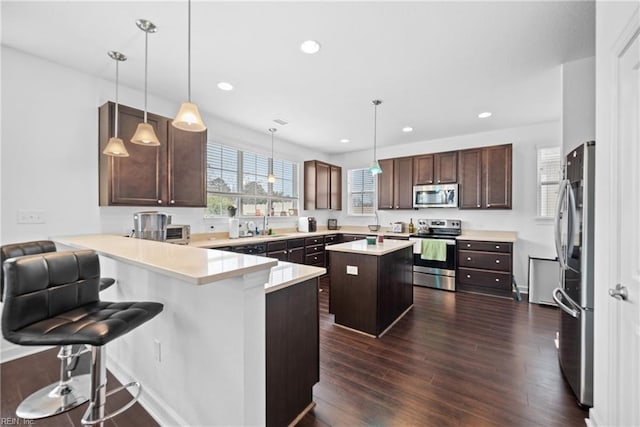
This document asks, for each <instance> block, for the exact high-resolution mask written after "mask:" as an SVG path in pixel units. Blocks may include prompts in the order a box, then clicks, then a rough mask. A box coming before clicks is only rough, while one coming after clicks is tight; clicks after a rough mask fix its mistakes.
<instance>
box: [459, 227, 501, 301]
mask: <svg viewBox="0 0 640 427" xmlns="http://www.w3.org/2000/svg"><path fill="white" fill-rule="evenodd" d="M456 281H457V289H458V290H459V291H463V292H464V291H467V292H475V293H481V294H486V295H494V296H502V297H511V295H512V286H513V285H512V281H513V244H512V243H511V242H490V241H474V240H460V241H458V271H457V272H456Z"/></svg>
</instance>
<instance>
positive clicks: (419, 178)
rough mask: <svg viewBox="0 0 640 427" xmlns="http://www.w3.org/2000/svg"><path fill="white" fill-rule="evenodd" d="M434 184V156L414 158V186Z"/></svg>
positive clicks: (427, 155)
mask: <svg viewBox="0 0 640 427" xmlns="http://www.w3.org/2000/svg"><path fill="white" fill-rule="evenodd" d="M424 184H433V154H425V155H422V156H416V157H414V158H413V185H424Z"/></svg>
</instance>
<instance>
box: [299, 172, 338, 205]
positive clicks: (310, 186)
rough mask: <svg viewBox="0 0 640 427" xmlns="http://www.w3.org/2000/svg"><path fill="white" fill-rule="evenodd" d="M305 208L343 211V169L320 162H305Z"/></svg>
mask: <svg viewBox="0 0 640 427" xmlns="http://www.w3.org/2000/svg"><path fill="white" fill-rule="evenodd" d="M304 208H305V210H314V209H335V210H341V209H342V168H341V167H340V166H335V165H330V164H328V163H325V162H321V161H319V160H307V161H305V162H304Z"/></svg>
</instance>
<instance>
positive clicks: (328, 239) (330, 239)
mask: <svg viewBox="0 0 640 427" xmlns="http://www.w3.org/2000/svg"><path fill="white" fill-rule="evenodd" d="M339 241H340V239H338V235H337V234H329V235H327V236H324V243H325V244H326V245H330V244H332V243H338V242H339Z"/></svg>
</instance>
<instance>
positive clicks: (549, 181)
mask: <svg viewBox="0 0 640 427" xmlns="http://www.w3.org/2000/svg"><path fill="white" fill-rule="evenodd" d="M561 173H562V162H561V158H560V147H552V148H539V149H538V216H539V217H543V218H551V217H553V216H554V214H555V212H554V210H555V206H556V198H557V197H558V188H559V185H560V178H561Z"/></svg>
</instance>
